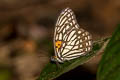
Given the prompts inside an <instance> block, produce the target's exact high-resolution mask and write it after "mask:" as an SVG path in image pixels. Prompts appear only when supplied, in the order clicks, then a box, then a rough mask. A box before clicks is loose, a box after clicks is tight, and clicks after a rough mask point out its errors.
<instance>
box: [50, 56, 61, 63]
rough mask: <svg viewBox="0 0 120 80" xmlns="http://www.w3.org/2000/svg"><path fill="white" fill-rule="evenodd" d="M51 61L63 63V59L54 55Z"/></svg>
mask: <svg viewBox="0 0 120 80" xmlns="http://www.w3.org/2000/svg"><path fill="white" fill-rule="evenodd" d="M51 61H54V62H59V63H63V60H61V59H59V58H58V57H57V56H52V57H51Z"/></svg>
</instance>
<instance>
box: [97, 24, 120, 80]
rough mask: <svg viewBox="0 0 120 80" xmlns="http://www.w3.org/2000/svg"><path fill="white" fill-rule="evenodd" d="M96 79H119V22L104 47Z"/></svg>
mask: <svg viewBox="0 0 120 80" xmlns="http://www.w3.org/2000/svg"><path fill="white" fill-rule="evenodd" d="M97 80H120V24H119V25H118V28H117V29H116V31H115V32H114V34H113V36H112V38H111V40H110V42H109V43H108V45H107V47H106V49H105V52H104V55H103V57H102V60H101V62H100V64H99V68H98V73H97Z"/></svg>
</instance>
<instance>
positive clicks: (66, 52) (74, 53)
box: [54, 8, 92, 60]
mask: <svg viewBox="0 0 120 80" xmlns="http://www.w3.org/2000/svg"><path fill="white" fill-rule="evenodd" d="M56 43H57V44H56ZM54 45H55V46H54V48H55V56H57V57H58V58H60V59H61V60H62V59H64V60H71V59H74V58H77V57H80V56H81V55H83V54H86V53H87V52H89V51H90V50H91V46H92V41H91V35H90V34H89V32H87V31H85V30H84V29H82V28H80V27H79V25H78V23H77V21H76V18H75V15H74V13H73V11H72V10H71V9H70V8H66V9H65V10H63V11H62V12H61V14H60V16H59V17H58V20H57V22H56V27H55V33H54ZM56 46H57V48H56Z"/></svg>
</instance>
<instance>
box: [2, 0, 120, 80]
mask: <svg viewBox="0 0 120 80" xmlns="http://www.w3.org/2000/svg"><path fill="white" fill-rule="evenodd" d="M66 7H70V8H71V9H72V10H73V11H74V13H75V15H76V18H77V21H78V23H79V24H80V26H81V27H82V28H84V29H85V30H88V31H89V32H90V33H91V34H92V35H93V40H96V39H100V38H103V37H106V36H110V35H111V34H112V32H113V31H114V30H115V28H116V25H117V24H118V23H119V21H120V0H24V1H21V0H12V1H11V0H0V71H1V72H0V74H3V73H4V72H5V74H4V75H3V76H1V75H0V79H3V78H6V80H35V79H36V78H37V77H38V76H39V75H40V72H41V70H42V69H43V67H44V66H45V64H47V63H48V62H49V61H50V59H49V58H50V53H53V54H54V51H53V45H52V40H53V33H54V27H55V23H56V20H57V17H58V16H59V14H60V12H61V10H62V9H64V8H66ZM51 47H52V48H51ZM99 60H100V56H98V57H97V58H94V59H93V60H92V62H88V63H86V64H85V65H83V67H84V68H87V70H89V72H91V73H92V74H95V73H96V68H97V64H98V62H99ZM77 69H78V68H77ZM80 69H81V68H80ZM82 69H83V68H82ZM71 73H73V72H71ZM79 73H80V72H79ZM7 78H8V79H7ZM60 79H61V78H60ZM84 80H85V79H84ZM86 80H87V79H86ZM88 80H92V79H90V78H89V79H88Z"/></svg>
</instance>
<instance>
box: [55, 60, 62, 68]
mask: <svg viewBox="0 0 120 80" xmlns="http://www.w3.org/2000/svg"><path fill="white" fill-rule="evenodd" d="M56 65H57V67H58V69H61V68H62V67H61V65H60V64H59V63H58V62H57V61H56Z"/></svg>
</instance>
